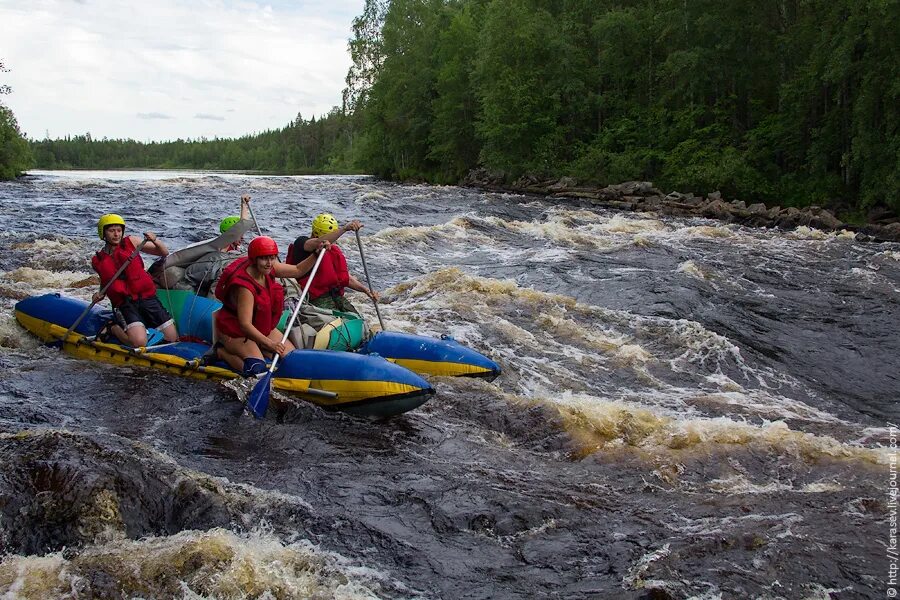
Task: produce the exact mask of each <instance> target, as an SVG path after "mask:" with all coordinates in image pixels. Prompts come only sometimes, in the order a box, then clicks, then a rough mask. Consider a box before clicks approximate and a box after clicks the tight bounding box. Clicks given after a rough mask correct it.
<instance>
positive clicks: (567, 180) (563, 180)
mask: <svg viewBox="0 0 900 600" xmlns="http://www.w3.org/2000/svg"><path fill="white" fill-rule="evenodd" d="M577 185H578V182H577V181H575V180H574V179H573V178H571V177H560V178H559V180H558V181H556V182H554V183H551V184H550V185H548V186H547V191H548V192H562V191H565V190H568V189H570V188H574V187H575V186H577Z"/></svg>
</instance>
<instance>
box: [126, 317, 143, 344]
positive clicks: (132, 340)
mask: <svg viewBox="0 0 900 600" xmlns="http://www.w3.org/2000/svg"><path fill="white" fill-rule="evenodd" d="M125 333H126V334H128V343H129V344H131V345H132V347H134V348H139V347H141V346H146V345H147V329H146V328H145V327H144V324H143V323H140V322H138V323H129V324H128V326H127V327H126V328H125Z"/></svg>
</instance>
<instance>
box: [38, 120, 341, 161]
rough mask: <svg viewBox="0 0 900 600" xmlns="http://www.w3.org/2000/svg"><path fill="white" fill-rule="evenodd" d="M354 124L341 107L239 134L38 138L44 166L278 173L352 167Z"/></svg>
mask: <svg viewBox="0 0 900 600" xmlns="http://www.w3.org/2000/svg"><path fill="white" fill-rule="evenodd" d="M348 136H349V128H348V125H347V119H346V118H345V117H344V115H343V114H342V112H341V111H340V110H339V109H334V110H332V112H331V113H329V114H328V115H326V116H325V117H322V118H320V119H318V120H317V119H315V118H312V119H310V120H308V121H307V120H305V119H303V118H302V117H301V116H300V115H297V118H296V119H295V120H294V121H293V122H292V123H291V124H289V125H288V126H287V127H284V128H283V129H280V130H278V131H266V132H263V133H259V134H256V135H248V136H244V137H241V138H237V139H213V140H206V139H201V140H176V141H174V142H150V143H141V142H136V141H134V140H108V139H103V140H94V139H92V138H91V136H90V134H86V135H78V136H74V137H67V138H65V139H59V140H41V141H32V142H31V148H32V150H33V153H34V156H35V159H36V161H37V165H38V167H40V168H43V169H86V168H91V169H97V168H102V169H211V170H229V171H230V170H234V171H265V172H272V173H322V172H352V171H353V167H352V165H350V164H349V163H347V162H346V159H345V157H346V156H347V151H346V150H345V148H346V147H347V146H348V145H349V142H348Z"/></svg>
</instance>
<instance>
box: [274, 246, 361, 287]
mask: <svg viewBox="0 0 900 600" xmlns="http://www.w3.org/2000/svg"><path fill="white" fill-rule="evenodd" d="M293 248H294V245H293V244H291V245H290V246H288V251H287V260H288V264H294V263H293V262H290V261H292V260H293V257H294V253H293ZM307 280H309V275H306V276H304V277H300V278H299V279H297V281H298V282H300V288H301V289H302V288H303V286H305V285H306V282H307ZM348 285H350V270H349V269H348V268H347V259H346V258H345V257H344V253H343V252H341V249H340V248H339V247H338V246H337V245H336V244H332V245H331V250H329V251H328V252H326V253H325V256H324V257H323V258H322V262H321V264H319V270H318V271H316V276H315V278H314V279H313V282H312V285H310V286H309V299H310V300H315V299H316V298H319V297H321V296H325V295H328V294H331V295H334V296H343V295H344V288H345V287H347V286H348Z"/></svg>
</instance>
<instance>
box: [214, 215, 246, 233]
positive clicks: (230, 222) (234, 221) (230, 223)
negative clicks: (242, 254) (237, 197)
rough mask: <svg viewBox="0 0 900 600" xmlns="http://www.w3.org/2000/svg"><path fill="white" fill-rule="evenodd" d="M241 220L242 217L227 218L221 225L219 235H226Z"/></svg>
mask: <svg viewBox="0 0 900 600" xmlns="http://www.w3.org/2000/svg"><path fill="white" fill-rule="evenodd" d="M240 220H241V218H240V217H225V218H224V219H222V221H221V222H220V223H219V233H225V232H226V231H228V230H229V229H231V228H232V227H234V226H235V225H236V224H237V222H238V221H240Z"/></svg>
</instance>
